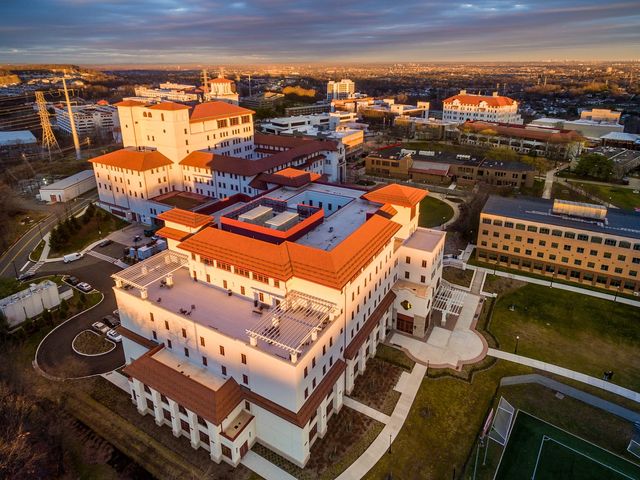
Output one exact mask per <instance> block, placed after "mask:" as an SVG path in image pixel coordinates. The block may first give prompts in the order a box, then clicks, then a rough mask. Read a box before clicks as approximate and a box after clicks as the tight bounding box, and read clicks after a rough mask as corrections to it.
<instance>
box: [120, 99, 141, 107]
mask: <svg viewBox="0 0 640 480" xmlns="http://www.w3.org/2000/svg"><path fill="white" fill-rule="evenodd" d="M114 105H115V106H116V107H142V106H144V105H146V103H143V102H139V101H137V100H123V101H121V102H118V103H114Z"/></svg>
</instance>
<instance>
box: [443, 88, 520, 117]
mask: <svg viewBox="0 0 640 480" xmlns="http://www.w3.org/2000/svg"><path fill="white" fill-rule="evenodd" d="M442 119H443V120H448V121H454V122H459V123H463V122H466V121H467V120H483V121H487V122H498V123H511V124H518V125H522V123H523V121H522V117H521V116H520V115H519V114H518V102H516V101H515V100H513V99H512V98H509V97H502V96H500V95H498V92H494V93H493V95H474V94H468V93H467V91H466V90H460V93H459V94H458V95H454V96H453V97H449V98H447V99H445V100H444V101H443V102H442Z"/></svg>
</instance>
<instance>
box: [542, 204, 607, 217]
mask: <svg viewBox="0 0 640 480" xmlns="http://www.w3.org/2000/svg"><path fill="white" fill-rule="evenodd" d="M553 213H555V214H557V215H570V216H572V217H582V218H593V219H596V220H604V219H605V218H606V216H607V207H605V206H603V205H595V204H592V203H582V202H571V201H569V200H554V201H553Z"/></svg>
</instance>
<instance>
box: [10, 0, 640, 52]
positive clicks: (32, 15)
mask: <svg viewBox="0 0 640 480" xmlns="http://www.w3.org/2000/svg"><path fill="white" fill-rule="evenodd" d="M0 13H1V14H2V23H1V25H0V62H2V63H19V62H33V63H35V62H73V63H81V64H88V63H90V64H113V63H174V64H192V63H258V62H292V61H296V62H325V61H327V62H331V61H333V62H360V61H361V62H387V61H442V60H454V61H455V60H461V61H462V60H464V61H473V60H478V61H486V60H546V59H562V58H567V59H603V60H606V59H638V58H640V2H638V1H621V2H604V1H602V0H586V1H578V0H574V1H572V0H522V1H516V2H512V1H504V0H486V1H475V2H473V1H471V2H469V3H456V2H450V1H439V0H436V1H425V0H422V1H419V0H400V1H397V2H392V1H389V0H361V1H359V2H346V1H344V0H342V1H337V0H324V1H318V0H313V1H311V0H295V1H291V0H257V1H249V0H245V1H232V2H223V1H215V0H214V1H210V0H29V1H27V2H25V1H17V0H3V2H2V3H1V4H0Z"/></svg>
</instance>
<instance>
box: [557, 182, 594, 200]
mask: <svg viewBox="0 0 640 480" xmlns="http://www.w3.org/2000/svg"><path fill="white" fill-rule="evenodd" d="M551 198H557V199H559V200H570V201H572V202H586V203H593V200H591V199H590V198H589V197H585V196H584V195H582V194H580V193H578V192H576V191H575V190H572V189H570V188H569V187H567V186H566V185H564V184H562V183H558V182H553V186H552V187H551Z"/></svg>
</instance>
